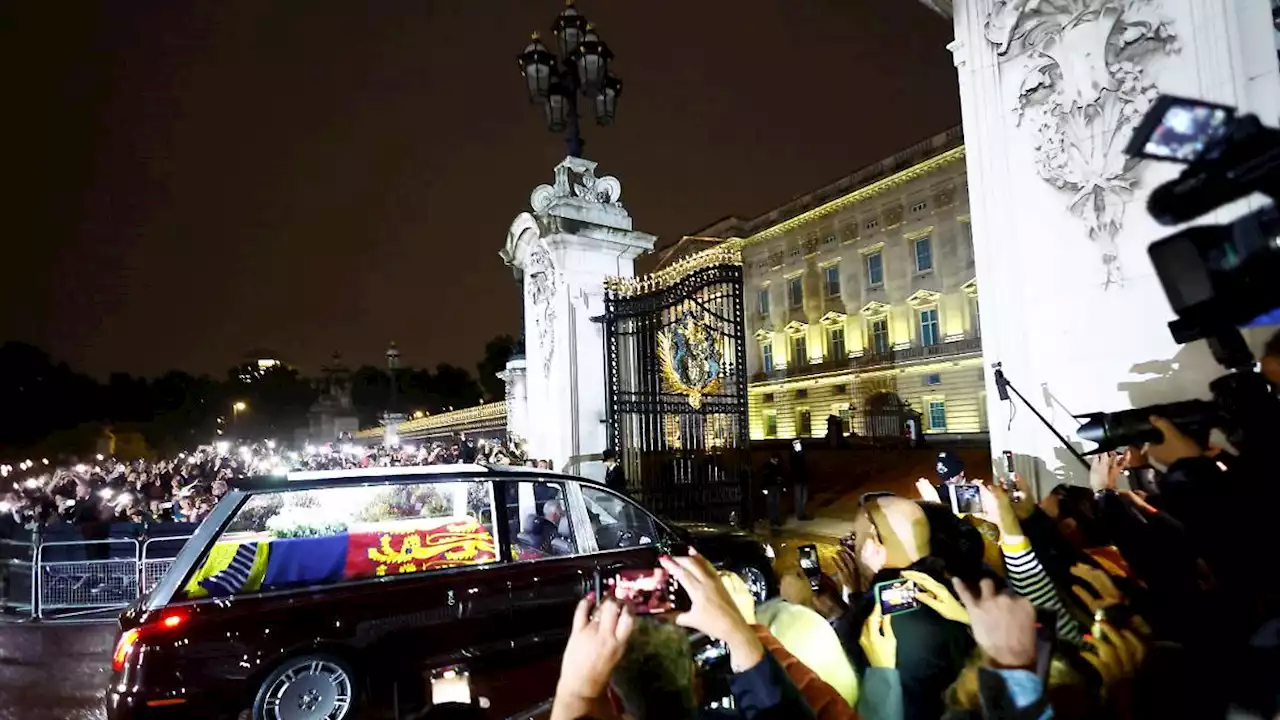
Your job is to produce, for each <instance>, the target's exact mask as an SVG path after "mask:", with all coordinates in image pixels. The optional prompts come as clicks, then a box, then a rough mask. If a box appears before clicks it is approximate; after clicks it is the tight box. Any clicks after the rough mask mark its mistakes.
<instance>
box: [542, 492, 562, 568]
mask: <svg viewBox="0 0 1280 720" xmlns="http://www.w3.org/2000/svg"><path fill="white" fill-rule="evenodd" d="M563 517H564V505H563V504H562V503H561V502H560V501H559V500H548V501H546V502H545V503H543V505H542V515H541V516H540V517H539V518H538V522H537V523H536V526H537V528H536V529H537V534H538V542H539V546H538V549H539V550H541V551H542V552H544V553H547V554H548V555H551V554H555V552H556V551H555V546H554V545H553V542H554V541H555V540H556V539H557V538H559V537H561V535H560V519H561V518H563Z"/></svg>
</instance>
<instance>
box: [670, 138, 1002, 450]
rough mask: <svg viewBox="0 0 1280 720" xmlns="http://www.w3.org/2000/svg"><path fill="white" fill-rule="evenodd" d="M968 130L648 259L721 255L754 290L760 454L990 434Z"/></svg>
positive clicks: (750, 319)
mask: <svg viewBox="0 0 1280 720" xmlns="http://www.w3.org/2000/svg"><path fill="white" fill-rule="evenodd" d="M964 152H965V151H964V145H963V138H962V136H961V132H960V129H959V128H955V129H952V130H950V131H948V132H946V133H943V134H941V135H937V136H935V137H932V138H930V139H928V140H926V141H924V142H922V143H919V144H917V145H916V146H914V147H911V148H909V149H907V150H904V151H902V152H900V153H897V154H896V155H894V156H893V157H890V158H887V159H885V160H882V161H881V162H878V163H876V164H874V165H872V166H870V167H867V168H864V169H862V170H859V171H857V172H855V173H853V174H852V175H849V176H847V177H845V178H842V179H841V180H839V181H837V182H835V183H832V184H831V185H828V186H827V187H824V188H822V189H820V190H817V191H815V192H812V193H809V194H807V195H805V196H802V197H799V198H796V199H795V200H792V201H791V202H789V203H787V204H785V205H783V206H781V207H779V208H777V209H775V210H772V211H770V212H768V213H766V214H764V215H762V216H760V217H757V218H753V219H749V220H743V219H740V218H737V217H729V218H725V219H723V220H720V221H718V222H717V223H715V224H714V225H712V226H711V227H709V228H706V229H704V230H702V231H700V232H698V233H695V234H694V235H691V236H688V237H686V238H683V239H682V240H680V241H679V242H677V243H675V244H674V245H672V246H671V247H669V248H668V249H666V250H665V251H658V252H656V253H654V255H653V256H652V257H654V258H655V260H656V261H657V263H658V267H659V268H660V267H663V266H666V265H669V264H670V263H672V262H674V261H676V260H678V259H680V258H682V257H687V256H689V255H691V254H695V253H697V252H700V251H702V250H705V249H706V248H708V247H713V246H715V245H716V244H728V245H730V246H733V247H737V248H738V249H740V250H741V253H742V262H743V266H744V276H745V280H744V282H745V297H746V300H745V305H746V307H745V308H744V309H745V316H746V337H747V339H748V340H747V342H748V351H747V364H748V371H749V375H750V378H751V382H750V386H749V397H748V404H749V408H750V411H749V413H750V432H751V438H752V439H753V440H760V439H769V438H794V437H822V436H824V435H826V433H827V425H828V418H830V417H832V416H835V417H839V418H840V419H841V423H842V425H843V428H844V432H846V433H848V432H856V433H858V434H863V435H885V434H895V433H897V432H899V431H900V430H899V427H898V426H899V424H900V423H899V420H898V418H900V417H901V416H902V414H903V410H902V409H903V408H904V407H907V408H909V410H906V412H907V413H912V412H914V413H918V414H919V417H920V421H921V427H922V429H923V431H924V432H925V433H927V434H948V435H975V436H982V435H985V434H986V432H987V417H986V409H985V408H986V397H985V384H984V375H983V372H984V370H983V365H982V341H981V335H980V329H979V323H978V317H979V315H978V313H979V305H978V283H977V279H976V277H975V273H974V259H973V242H972V236H971V232H970V227H969V210H968V207H969V206H968V193H967V188H966V182H965V177H966V176H965V161H964Z"/></svg>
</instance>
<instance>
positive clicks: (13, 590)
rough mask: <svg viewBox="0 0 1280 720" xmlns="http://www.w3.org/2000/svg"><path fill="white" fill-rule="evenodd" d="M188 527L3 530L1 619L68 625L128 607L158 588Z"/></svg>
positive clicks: (12, 527)
mask: <svg viewBox="0 0 1280 720" xmlns="http://www.w3.org/2000/svg"><path fill="white" fill-rule="evenodd" d="M195 528H196V526H195V525H193V524H191V523H151V524H145V525H143V524H134V523H116V524H111V525H106V526H102V525H97V526H86V525H70V524H54V525H47V526H44V527H41V528H38V529H36V530H32V529H29V528H24V527H21V526H18V525H16V524H13V523H9V524H8V526H7V527H4V528H0V620H10V621H13V620H65V619H74V618H82V617H84V616H86V615H95V614H99V613H106V612H109V611H113V610H120V609H123V608H125V607H127V606H128V605H129V604H130V603H132V602H133V601H135V600H137V599H138V598H139V597H142V596H143V595H145V594H147V592H149V591H150V590H151V588H152V587H153V586H154V585H155V584H156V582H158V581H159V580H160V578H161V576H163V575H164V573H165V571H166V570H168V569H169V565H171V564H172V563H173V559H174V558H175V557H177V555H178V551H179V550H181V549H182V546H183V544H184V543H186V541H187V539H188V538H190V537H191V535H192V534H193V533H194V532H195Z"/></svg>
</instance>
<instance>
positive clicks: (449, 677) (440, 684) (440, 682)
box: [431, 665, 471, 705]
mask: <svg viewBox="0 0 1280 720" xmlns="http://www.w3.org/2000/svg"><path fill="white" fill-rule="evenodd" d="M444 703H462V704H463V705H470V704H471V673H470V672H468V671H467V669H466V668H465V667H463V666H461V665H449V666H447V667H442V668H437V669H435V670H432V671H431V704H432V705H442V704H444Z"/></svg>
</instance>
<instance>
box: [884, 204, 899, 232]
mask: <svg viewBox="0 0 1280 720" xmlns="http://www.w3.org/2000/svg"><path fill="white" fill-rule="evenodd" d="M901 223H902V206H901V205H890V206H889V207H887V208H885V210H884V226H885V227H886V228H891V227H895V226H897V225H900V224H901Z"/></svg>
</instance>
